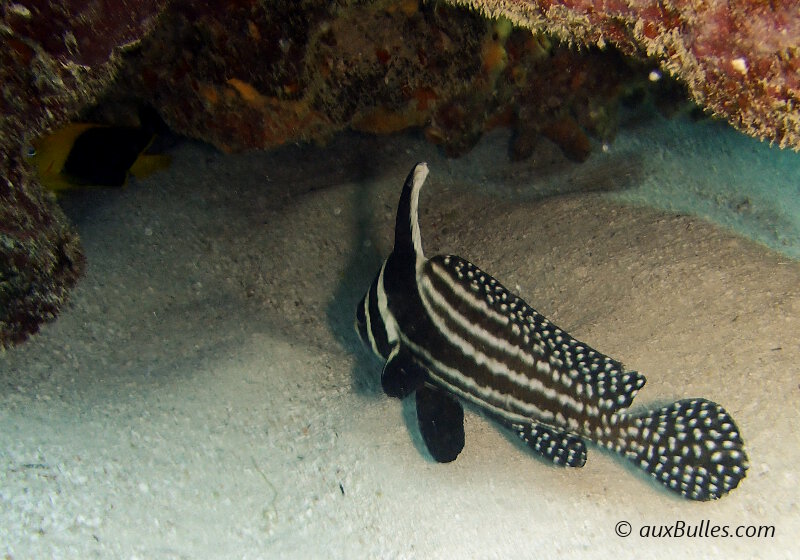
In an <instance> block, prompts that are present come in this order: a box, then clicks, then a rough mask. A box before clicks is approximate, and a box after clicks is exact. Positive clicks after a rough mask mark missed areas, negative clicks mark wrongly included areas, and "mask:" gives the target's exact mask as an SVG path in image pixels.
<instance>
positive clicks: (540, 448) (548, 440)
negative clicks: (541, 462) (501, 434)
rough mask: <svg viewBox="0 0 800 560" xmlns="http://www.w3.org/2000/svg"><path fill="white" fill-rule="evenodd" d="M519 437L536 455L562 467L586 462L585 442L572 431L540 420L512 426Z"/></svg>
mask: <svg viewBox="0 0 800 560" xmlns="http://www.w3.org/2000/svg"><path fill="white" fill-rule="evenodd" d="M513 428H514V430H515V431H516V432H517V434H518V435H519V437H520V438H521V439H522V441H524V442H525V443H527V444H528V446H529V447H530V448H531V449H533V450H534V451H535V452H536V453H537V454H538V455H541V456H542V457H544V458H545V459H547V460H549V461H552V462H553V464H556V465H559V466H563V467H582V466H583V465H584V464H585V463H586V444H585V443H584V442H583V440H582V439H581V438H580V437H578V436H576V435H575V434H573V433H570V432H567V431H565V430H561V429H559V428H553V427H550V426H547V425H545V424H542V423H540V422H531V423H529V424H516V425H514V426H513Z"/></svg>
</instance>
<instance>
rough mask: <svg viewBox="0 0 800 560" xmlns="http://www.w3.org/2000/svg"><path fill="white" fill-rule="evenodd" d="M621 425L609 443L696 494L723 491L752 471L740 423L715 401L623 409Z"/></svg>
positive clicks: (667, 482) (666, 481) (707, 496)
mask: <svg viewBox="0 0 800 560" xmlns="http://www.w3.org/2000/svg"><path fill="white" fill-rule="evenodd" d="M618 427H619V431H618V438H619V439H618V440H617V441H616V442H614V441H609V442H607V446H609V447H612V448H616V450H617V451H618V452H619V453H620V454H622V455H624V456H625V457H627V458H628V459H630V460H631V461H632V462H633V463H635V464H636V465H637V466H639V467H640V468H642V469H644V470H645V471H647V472H648V473H650V475H651V476H653V477H654V478H655V479H656V480H658V481H659V482H661V483H662V484H663V485H664V486H666V487H667V488H669V489H670V490H672V491H673V492H678V493H679V494H681V495H683V496H684V497H686V498H689V499H691V500H700V501H706V500H715V499H717V498H719V497H721V496H724V495H725V494H727V493H728V492H730V491H731V490H733V489H734V488H736V486H737V485H738V484H739V482H740V481H741V480H742V479H743V478H744V477H745V474H746V472H747V468H748V464H747V454H746V453H745V451H744V442H743V441H742V437H741V435H740V434H739V429H738V428H737V427H736V423H735V422H734V421H733V418H731V416H730V414H728V413H727V412H726V411H725V409H724V408H722V407H721V406H720V405H718V404H716V403H714V402H711V401H708V400H705V399H684V400H680V401H677V402H675V403H672V404H670V405H668V406H665V407H664V408H661V409H658V410H653V411H648V412H645V413H643V414H621V415H619V424H618ZM609 444H610V445H609Z"/></svg>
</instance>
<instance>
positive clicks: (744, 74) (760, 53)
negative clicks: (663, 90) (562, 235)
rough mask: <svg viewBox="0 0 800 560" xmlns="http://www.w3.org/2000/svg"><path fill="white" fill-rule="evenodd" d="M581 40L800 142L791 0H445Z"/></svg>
mask: <svg viewBox="0 0 800 560" xmlns="http://www.w3.org/2000/svg"><path fill="white" fill-rule="evenodd" d="M450 2H452V3H455V4H463V5H469V6H472V7H474V8H477V9H478V10H480V11H481V12H482V13H484V14H487V15H489V16H491V17H506V18H509V19H510V20H511V21H513V22H514V23H515V24H517V25H521V26H524V27H526V28H529V29H531V30H533V31H544V32H547V33H552V34H554V35H555V36H557V37H559V38H561V39H563V40H565V41H568V42H570V43H577V44H582V45H598V46H601V47H603V46H605V45H608V44H612V45H614V46H615V47H617V48H619V49H620V50H622V51H623V52H626V53H628V54H634V55H642V54H643V55H647V56H650V57H653V58H655V59H656V60H658V62H659V63H660V65H661V67H662V68H663V69H664V70H665V71H667V72H668V73H669V74H670V75H672V76H674V77H676V78H678V79H679V80H681V81H682V82H684V83H685V84H686V85H687V86H688V91H689V93H690V94H691V96H692V97H693V98H694V99H695V100H696V101H697V102H698V103H699V104H700V105H702V106H703V107H705V108H706V109H707V110H709V111H711V112H712V113H714V114H717V115H720V116H723V117H724V118H726V119H727V120H728V121H729V122H730V123H731V124H733V125H734V126H735V127H736V128H738V129H739V130H741V131H743V132H745V133H747V134H750V135H752V136H756V137H758V138H762V139H766V140H769V141H770V142H774V143H776V144H777V145H779V146H780V147H791V148H793V149H795V150H798V149H800V111H798V104H800V9H798V4H797V2H796V0H771V1H769V2H762V1H759V0H733V1H727V0H724V1H723V0H711V1H709V2H699V3H698V2H693V1H691V0H674V1H672V2H668V3H661V2H659V3H654V2H652V1H650V0H626V1H621V0H613V1H610V2H603V3H598V2H596V1H595V0H450Z"/></svg>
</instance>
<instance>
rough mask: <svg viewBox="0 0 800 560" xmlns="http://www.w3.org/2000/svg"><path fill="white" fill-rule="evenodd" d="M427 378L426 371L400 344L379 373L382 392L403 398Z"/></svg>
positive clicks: (393, 350)
mask: <svg viewBox="0 0 800 560" xmlns="http://www.w3.org/2000/svg"><path fill="white" fill-rule="evenodd" d="M426 379H428V371H427V370H426V369H425V368H424V367H422V366H421V365H419V363H417V361H416V360H415V359H414V356H412V355H411V353H410V352H409V351H408V350H407V349H405V348H403V346H402V345H401V344H398V345H396V346H395V347H394V348H393V349H392V351H391V353H390V354H389V358H388V359H387V360H386V365H385V366H383V373H382V374H381V385H382V386H383V392H384V393H386V394H387V395H388V396H390V397H396V398H398V399H403V398H405V397H407V396H408V395H410V394H411V393H413V392H414V391H416V390H417V389H418V388H420V387H421V386H422V384H423V383H424V382H425V380H426Z"/></svg>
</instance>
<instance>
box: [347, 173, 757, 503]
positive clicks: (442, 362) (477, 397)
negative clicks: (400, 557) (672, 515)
mask: <svg viewBox="0 0 800 560" xmlns="http://www.w3.org/2000/svg"><path fill="white" fill-rule="evenodd" d="M427 174H428V167H427V165H426V164H424V163H420V164H418V165H416V166H415V167H414V169H412V171H411V173H410V174H409V176H408V178H407V180H406V182H405V184H404V186H403V192H402V194H401V197H400V202H399V205H398V212H397V221H396V225H395V244H394V248H393V250H392V253H391V254H390V255H389V257H388V258H387V259H386V261H385V262H384V263H383V266H382V267H381V270H380V271H379V273H378V275H377V276H376V278H375V280H374V281H373V283H372V285H371V287H370V289H369V291H368V292H367V294H366V295H365V296H364V299H363V300H362V301H361V303H360V304H359V306H358V308H357V310H356V330H357V331H358V333H359V336H360V337H361V339H362V340H363V341H364V343H365V344H366V345H367V346H369V347H370V348H371V349H372V350H373V352H374V353H375V354H376V355H377V356H379V357H380V358H381V359H382V360H385V362H386V364H385V366H384V370H383V373H382V376H381V382H382V385H383V388H384V391H385V392H386V393H387V394H388V395H390V396H393V397H398V398H403V397H405V396H407V395H409V394H411V393H412V392H416V402H417V418H418V422H419V426H420V431H421V433H422V436H423V440H424V441H425V443H426V446H427V448H428V450H429V451H430V453H431V455H432V456H433V457H434V458H435V459H436V460H437V461H440V462H448V461H452V460H454V459H455V458H456V457H457V456H458V454H459V453H460V452H461V449H462V448H463V445H464V428H463V410H462V407H461V403H462V402H468V403H471V404H473V405H476V406H477V407H479V408H480V409H482V410H484V411H485V412H486V413H487V414H488V415H490V416H491V417H492V418H494V419H496V420H497V421H498V422H500V423H501V424H503V425H505V426H507V427H509V428H511V429H512V430H514V431H515V432H516V433H517V434H518V435H519V436H520V437H521V438H522V439H523V440H524V441H525V442H526V443H527V444H528V445H529V446H530V447H531V448H532V449H533V450H534V451H535V452H537V453H538V454H540V455H541V456H543V457H545V458H547V459H549V460H551V461H552V462H554V463H555V464H558V465H564V466H573V467H580V466H583V464H584V463H585V462H586V446H585V443H584V440H585V439H588V440H590V441H592V442H594V443H596V444H598V445H600V446H603V447H605V448H607V449H610V450H612V451H615V452H616V453H618V454H620V455H622V456H624V457H626V458H628V459H630V460H631V461H632V462H634V463H635V464H636V465H638V466H639V467H641V468H642V469H644V470H645V471H647V472H648V473H650V475H652V476H653V477H654V478H656V480H658V481H659V482H661V483H662V484H663V485H664V486H666V487H667V488H669V489H670V490H672V491H675V492H678V493H680V494H681V495H683V496H685V497H687V498H690V499H693V500H709V499H715V498H719V497H720V496H722V495H724V494H726V493H727V492H728V491H730V490H732V489H733V488H735V487H736V486H737V485H738V484H739V482H740V480H741V479H742V478H744V476H745V474H746V470H747V455H746V454H745V452H744V446H743V442H742V439H741V436H740V435H739V430H738V428H737V427H736V424H735V423H734V421H733V419H732V418H731V417H730V415H729V414H728V413H727V412H726V411H725V410H724V409H723V408H722V407H721V406H719V405H718V404H716V403H713V402H711V401H708V400H705V399H699V398H698V399H685V400H681V401H677V402H675V403H672V404H671V405H668V406H665V407H663V408H661V409H658V410H650V411H645V412H643V413H639V414H631V413H628V412H626V411H625V410H626V409H627V408H628V407H629V406H630V405H631V403H632V401H633V399H634V397H635V396H636V393H637V392H638V391H639V390H640V389H641V388H642V387H643V386H644V384H645V378H644V376H643V375H641V374H639V373H638V372H635V371H628V372H626V371H624V369H623V367H622V364H620V363H619V362H617V361H616V360H613V359H612V358H609V357H608V356H605V355H603V354H602V353H600V352H598V351H596V350H594V349H593V348H591V347H589V346H588V345H586V344H584V343H582V342H580V341H578V340H575V339H574V338H572V337H571V336H570V335H569V334H567V333H566V332H564V331H563V330H562V329H560V328H558V327H557V326H556V325H554V324H553V323H552V322H550V321H549V320H548V319H547V318H546V317H544V316H543V315H541V314H539V313H538V312H536V310H534V309H533V308H531V307H530V306H529V305H528V304H527V303H525V302H524V301H523V300H522V299H521V298H519V297H518V296H516V295H514V294H513V293H511V292H510V291H508V290H507V289H506V288H504V287H503V286H502V285H501V284H500V283H499V282H498V281H497V280H495V279H494V278H492V277H491V276H490V275H489V274H487V273H485V272H483V271H482V270H480V269H479V268H478V267H476V266H475V265H473V264H472V263H470V262H468V261H466V260H464V259H462V258H460V257H457V256H454V255H439V256H435V257H432V258H430V259H427V258H425V256H424V253H423V251H422V241H421V234H420V229H419V221H418V204H419V192H420V189H421V187H422V184H423V183H424V181H425V178H426V177H427Z"/></svg>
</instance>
